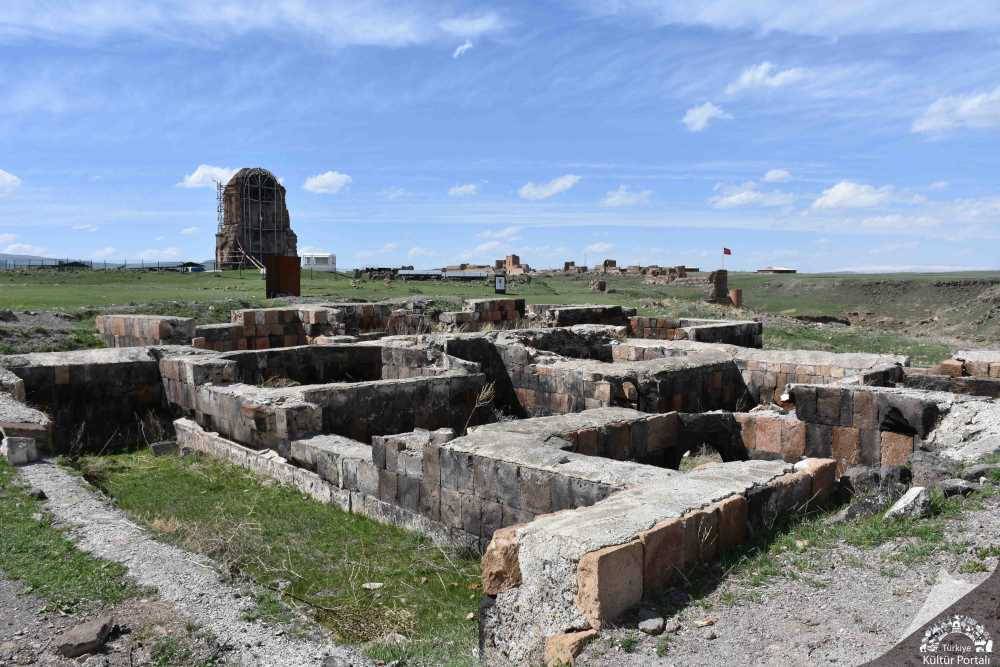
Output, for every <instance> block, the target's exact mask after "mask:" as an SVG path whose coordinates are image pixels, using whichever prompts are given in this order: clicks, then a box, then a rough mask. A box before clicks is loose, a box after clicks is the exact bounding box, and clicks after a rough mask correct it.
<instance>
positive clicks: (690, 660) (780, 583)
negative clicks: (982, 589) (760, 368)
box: [578, 497, 1000, 667]
mask: <svg viewBox="0 0 1000 667" xmlns="http://www.w3.org/2000/svg"><path fill="white" fill-rule="evenodd" d="M947 534H948V539H949V540H954V541H962V542H969V543H970V544H971V547H969V549H972V548H975V547H990V546H993V547H997V546H1000V497H993V498H991V499H989V500H988V501H987V504H986V506H985V508H984V509H982V510H980V511H969V512H967V513H966V515H965V516H964V517H963V518H962V519H961V520H960V521H956V522H955V523H953V524H951V525H950V526H949V528H948V531H947ZM903 547H905V541H898V542H890V543H887V544H884V545H882V547H879V548H876V549H872V550H869V551H863V550H860V549H857V548H854V547H851V546H849V545H846V544H839V545H837V546H836V547H835V548H834V549H831V550H829V551H824V552H821V553H818V554H816V555H815V557H816V558H819V559H822V562H823V565H824V568H823V571H822V573H821V574H818V575H811V576H809V577H801V578H798V579H794V578H787V577H776V578H773V579H771V580H770V581H769V582H768V583H767V584H766V585H764V586H762V587H759V588H754V589H752V591H753V592H754V593H756V594H757V596H759V598H758V599H757V600H756V601H750V600H748V599H746V597H745V596H744V597H740V596H741V594H746V593H747V592H748V591H749V590H751V589H748V588H746V587H745V584H742V583H741V582H738V581H723V582H722V583H721V584H720V585H719V587H718V588H717V589H716V590H715V591H713V592H712V593H711V594H710V595H709V596H708V597H707V599H705V600H704V601H703V602H702V603H701V604H689V605H688V606H687V607H686V608H684V609H682V610H681V611H680V612H678V613H677V614H676V615H674V616H673V617H665V618H666V621H667V625H668V626H669V625H670V623H671V622H672V621H676V622H677V623H679V624H680V626H681V627H680V630H679V631H677V632H676V633H675V634H670V633H668V634H665V635H663V637H666V639H663V640H662V641H661V640H660V638H657V637H647V636H645V635H643V634H642V633H641V632H639V631H638V630H637V629H636V622H637V620H638V619H636V618H633V619H629V620H630V622H629V623H628V624H626V623H625V622H624V621H623V622H622V624H621V626H620V627H618V628H616V629H614V630H611V631H609V632H602V634H601V637H599V638H598V639H596V640H595V641H594V642H593V643H592V644H591V645H590V646H588V647H587V649H586V650H585V651H584V653H583V654H582V655H581V657H580V659H579V661H578V664H581V665H588V666H593V665H602V666H604V665H606V666H609V667H610V666H612V665H614V667H621V666H622V665H691V666H694V665H699V666H700V665H722V664H732V663H734V662H737V663H739V664H746V665H830V664H836V665H857V664H861V663H864V662H867V661H869V660H871V659H874V658H876V657H878V656H880V655H882V654H883V653H885V652H886V651H887V650H888V649H889V648H891V647H892V646H893V645H894V644H895V643H896V642H897V641H899V640H900V639H902V638H903V635H904V632H905V631H906V629H907V628H908V626H909V625H910V622H911V621H912V620H913V619H914V617H915V616H916V615H917V613H918V611H919V610H920V608H921V606H922V605H923V604H924V601H925V600H926V599H927V597H928V594H929V593H930V590H931V589H932V588H933V587H934V585H935V583H936V582H937V581H938V577H939V573H940V572H941V571H942V570H944V571H945V572H947V573H948V574H950V575H951V576H953V577H955V578H957V579H961V580H964V581H966V582H970V583H974V584H975V583H979V582H981V581H983V580H985V579H986V578H987V577H988V576H989V573H987V572H976V573H966V574H960V573H959V572H958V568H959V565H960V564H961V563H962V562H964V561H966V560H968V558H969V557H970V556H969V554H968V550H966V553H964V554H955V553H939V554H937V555H934V556H932V557H930V558H929V559H928V560H926V561H925V562H922V563H920V564H917V565H901V564H899V563H898V562H895V561H893V559H892V555H893V553H894V552H895V551H897V550H899V549H902V548H903ZM983 563H984V565H986V567H988V568H989V569H990V571H992V570H994V569H996V567H997V564H998V559H997V558H996V557H995V556H993V557H989V558H985V559H984V560H983ZM731 595H736V596H737V597H738V599H739V601H738V602H737V603H735V604H727V603H726V601H725V600H726V599H727V598H728V597H729V596H731ZM706 607H707V608H706ZM705 619H712V620H714V621H715V622H714V624H713V625H711V626H707V627H698V625H699V622H700V621H704V620H705ZM636 639H638V642H636V641H635V640H636ZM658 642H660V644H661V645H660V651H659V652H658V651H657V644H658ZM664 648H665V650H664Z"/></svg>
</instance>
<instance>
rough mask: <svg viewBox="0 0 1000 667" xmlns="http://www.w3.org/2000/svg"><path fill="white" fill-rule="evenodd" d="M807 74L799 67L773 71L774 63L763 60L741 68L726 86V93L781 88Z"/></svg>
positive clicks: (733, 93)
mask: <svg viewBox="0 0 1000 667" xmlns="http://www.w3.org/2000/svg"><path fill="white" fill-rule="evenodd" d="M807 74H808V73H807V72H806V70H804V69H802V68H800V67H793V68H791V69H785V70H781V71H775V67H774V64H772V63H769V62H767V61H765V62H762V63H760V64H758V65H752V66H750V67H747V68H746V69H745V70H743V72H742V73H741V74H740V77H739V78H738V79H736V81H733V82H732V83H730V84H729V85H728V86H726V94H727V95H735V94H736V93H739V92H741V91H744V90H751V89H754V88H781V87H782V86H788V85H791V84H793V83H797V82H799V81H802V80H803V79H804V78H806V76H807Z"/></svg>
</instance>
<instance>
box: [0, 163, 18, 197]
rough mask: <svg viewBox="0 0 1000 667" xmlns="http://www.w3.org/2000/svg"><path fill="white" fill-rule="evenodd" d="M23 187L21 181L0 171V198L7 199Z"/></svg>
mask: <svg viewBox="0 0 1000 667" xmlns="http://www.w3.org/2000/svg"><path fill="white" fill-rule="evenodd" d="M19 187H21V179H20V178H18V177H17V176H15V175H14V174H12V173H10V172H9V171H4V170H3V169H0V197H7V196H9V195H12V194H14V191H15V190H17V189H18V188H19Z"/></svg>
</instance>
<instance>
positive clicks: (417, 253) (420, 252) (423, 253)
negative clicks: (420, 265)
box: [406, 245, 437, 258]
mask: <svg viewBox="0 0 1000 667" xmlns="http://www.w3.org/2000/svg"><path fill="white" fill-rule="evenodd" d="M406 254H407V256H409V257H414V258H416V257H433V256H434V255H436V254H437V253H435V252H434V251H433V250H429V249H428V248H423V247H421V246H418V245H415V246H413V247H412V248H410V249H409V250H408V251H407V252H406Z"/></svg>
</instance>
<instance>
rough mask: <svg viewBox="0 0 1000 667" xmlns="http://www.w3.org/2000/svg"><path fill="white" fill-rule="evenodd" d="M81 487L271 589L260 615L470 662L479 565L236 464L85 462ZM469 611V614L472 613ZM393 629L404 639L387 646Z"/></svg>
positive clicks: (351, 639)
mask: <svg viewBox="0 0 1000 667" xmlns="http://www.w3.org/2000/svg"><path fill="white" fill-rule="evenodd" d="M81 469H82V471H83V473H84V476H85V478H86V479H88V480H89V481H91V483H93V484H95V485H97V486H98V487H100V488H101V489H102V490H103V491H105V492H106V493H107V494H109V495H110V496H111V497H113V498H114V499H115V502H116V503H117V504H118V506H120V507H121V508H122V509H124V510H125V511H126V512H127V513H128V514H129V515H130V516H131V517H132V518H133V519H136V520H138V521H141V522H142V523H144V524H145V525H147V526H149V527H151V528H152V529H153V530H154V531H155V532H156V533H157V534H158V535H159V536H160V537H161V538H162V539H164V540H166V541H168V542H172V543H176V544H178V545H180V546H182V547H183V548H185V549H188V550H192V551H196V552H199V553H204V554H207V555H208V556H210V557H212V558H213V559H215V560H216V561H217V562H219V563H220V564H221V565H222V566H223V567H224V569H226V570H228V571H229V572H230V573H231V574H232V575H233V576H235V577H239V576H247V577H250V578H252V579H254V580H256V581H257V582H259V583H261V584H262V585H264V586H266V587H268V588H269V589H270V590H272V591H274V594H273V595H269V596H264V597H263V598H261V599H259V600H258V605H257V609H256V611H255V613H254V616H258V617H261V618H264V619H266V620H277V621H281V620H283V614H282V607H281V605H280V604H278V600H280V599H283V600H285V601H287V602H289V603H290V604H305V605H307V606H309V607H310V608H311V609H312V610H313V611H314V612H315V616H316V618H317V619H318V620H319V621H320V622H321V623H322V624H323V625H325V626H326V627H328V628H329V629H330V630H331V631H333V633H334V635H335V637H336V638H337V639H338V640H339V641H343V642H348V643H355V644H357V643H365V644H366V646H365V648H366V650H367V652H368V653H369V654H370V655H372V657H374V658H377V659H382V660H386V661H392V660H396V659H403V658H405V659H406V661H407V664H415V663H419V664H428V665H466V664H473V663H474V660H473V657H472V650H473V648H474V646H475V642H476V620H475V617H474V613H475V611H476V610H477V608H478V600H479V595H480V580H479V559H478V558H477V557H475V556H474V555H472V554H462V553H457V552H455V551H453V550H447V549H442V548H438V547H435V546H434V545H432V544H431V543H430V542H428V541H427V540H426V539H424V538H422V537H420V536H418V535H416V534H414V533H409V532H406V531H404V530H401V529H398V528H395V527H392V526H388V525H382V524H379V523H376V522H374V521H371V520H369V519H366V518H363V517H360V516H357V515H354V514H349V513H346V512H342V511H340V510H338V509H336V508H334V507H332V506H330V505H324V504H321V503H318V502H316V501H313V500H311V499H308V498H306V497H304V496H303V495H301V494H300V493H297V492H296V491H294V490H292V489H290V488H288V487H283V486H280V485H275V484H271V483H262V482H261V481H260V480H258V479H257V478H256V477H254V476H252V475H250V474H247V473H246V472H244V471H243V470H241V469H239V468H236V467H235V466H232V465H229V464H226V463H221V462H217V461H212V460H209V459H204V458H199V457H170V456H167V457H153V456H151V455H150V454H148V453H145V452H142V453H136V454H122V455H116V456H105V457H94V458H87V459H84V460H83V461H82V462H81ZM470 615H471V617H470ZM390 633H399V634H401V635H404V636H405V637H407V638H408V639H409V641H408V642H407V643H405V644H404V645H402V646H389V645H384V644H380V643H379V640H380V639H382V638H384V637H386V636H387V635H389V634H390Z"/></svg>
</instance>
